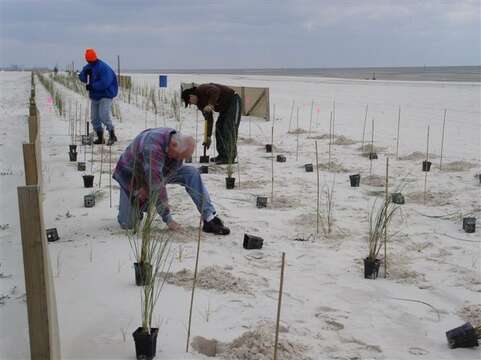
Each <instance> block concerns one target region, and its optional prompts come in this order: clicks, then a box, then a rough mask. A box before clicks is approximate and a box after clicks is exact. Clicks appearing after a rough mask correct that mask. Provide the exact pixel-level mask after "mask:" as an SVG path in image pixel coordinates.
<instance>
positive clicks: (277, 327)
mask: <svg viewBox="0 0 481 360" xmlns="http://www.w3.org/2000/svg"><path fill="white" fill-rule="evenodd" d="M285 261H286V253H285V252H283V253H282V263H281V281H280V284H279V298H278V301H277V320H276V337H275V340H274V360H277V345H278V343H279V324H280V321H281V305H282V291H283V288H284V264H285Z"/></svg>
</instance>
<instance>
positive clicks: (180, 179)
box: [117, 165, 215, 229]
mask: <svg viewBox="0 0 481 360" xmlns="http://www.w3.org/2000/svg"><path fill="white" fill-rule="evenodd" d="M165 180H167V184H179V185H181V186H183V187H184V188H185V190H186V191H187V193H188V194H189V195H190V197H191V199H192V201H193V202H194V204H195V206H196V207H197V210H199V213H201V214H202V218H203V219H204V220H205V219H209V218H211V217H212V216H213V215H214V214H215V208H214V205H213V204H212V202H211V200H210V197H209V192H208V191H207V188H206V187H205V186H204V183H203V182H202V178H201V177H200V173H199V170H197V169H196V168H194V167H192V166H185V165H184V166H182V167H180V168H179V169H178V170H177V171H176V172H175V173H174V174H172V175H171V176H169V177H168V178H166V179H165ZM202 198H203V200H202ZM145 211H146V209H145V208H144V209H141V210H140V211H139V213H138V214H134V212H133V208H132V203H131V202H130V199H129V195H128V194H127V193H126V192H125V190H124V189H122V188H120V201H119V214H118V215H117V221H118V222H119V224H120V226H121V227H122V228H124V229H132V227H133V224H134V223H135V216H138V218H140V219H142V216H143V212H145ZM157 212H158V213H159V215H160V216H161V217H162V220H163V221H164V222H165V223H167V224H168V223H169V222H171V221H172V215H171V214H170V211H169V210H168V209H167V210H166V209H165V207H164V206H163V204H161V203H160V201H159V202H158V203H157Z"/></svg>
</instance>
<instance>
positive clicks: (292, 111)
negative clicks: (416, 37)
mask: <svg viewBox="0 0 481 360" xmlns="http://www.w3.org/2000/svg"><path fill="white" fill-rule="evenodd" d="M294 103H295V101H294V100H292V105H291V116H290V117H289V129H288V132H289V131H291V122H292V116H293V115H294Z"/></svg>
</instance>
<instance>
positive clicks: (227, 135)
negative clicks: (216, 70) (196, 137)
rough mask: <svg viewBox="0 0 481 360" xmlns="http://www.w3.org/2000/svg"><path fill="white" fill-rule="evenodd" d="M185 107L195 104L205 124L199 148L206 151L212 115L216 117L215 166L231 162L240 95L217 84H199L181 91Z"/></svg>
mask: <svg viewBox="0 0 481 360" xmlns="http://www.w3.org/2000/svg"><path fill="white" fill-rule="evenodd" d="M182 100H184V103H185V107H187V106H188V105H189V104H193V105H197V108H198V109H199V110H200V111H202V114H203V115H204V118H205V120H206V122H207V129H206V130H205V131H206V134H205V137H204V139H205V141H204V143H203V144H202V145H204V146H205V147H207V148H209V147H210V144H211V136H212V127H213V123H214V116H213V112H214V111H215V112H218V113H219V117H218V118H217V122H216V124H215V139H216V145H217V153H218V156H217V157H216V158H215V159H214V161H215V162H216V164H228V163H233V162H234V160H235V158H236V156H237V134H238V132H239V124H240V119H241V100H240V96H239V95H238V94H236V93H235V92H234V90H232V89H231V88H229V87H227V86H225V85H220V84H213V83H210V84H202V85H199V86H197V87H193V88H190V89H185V90H184V91H182Z"/></svg>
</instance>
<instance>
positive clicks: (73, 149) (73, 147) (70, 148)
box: [68, 145, 77, 153]
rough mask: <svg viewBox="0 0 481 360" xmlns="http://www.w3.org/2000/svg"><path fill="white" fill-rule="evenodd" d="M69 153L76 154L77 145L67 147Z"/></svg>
mask: <svg viewBox="0 0 481 360" xmlns="http://www.w3.org/2000/svg"><path fill="white" fill-rule="evenodd" d="M68 147H69V152H71V153H76V152H77V145H69V146H68Z"/></svg>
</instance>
